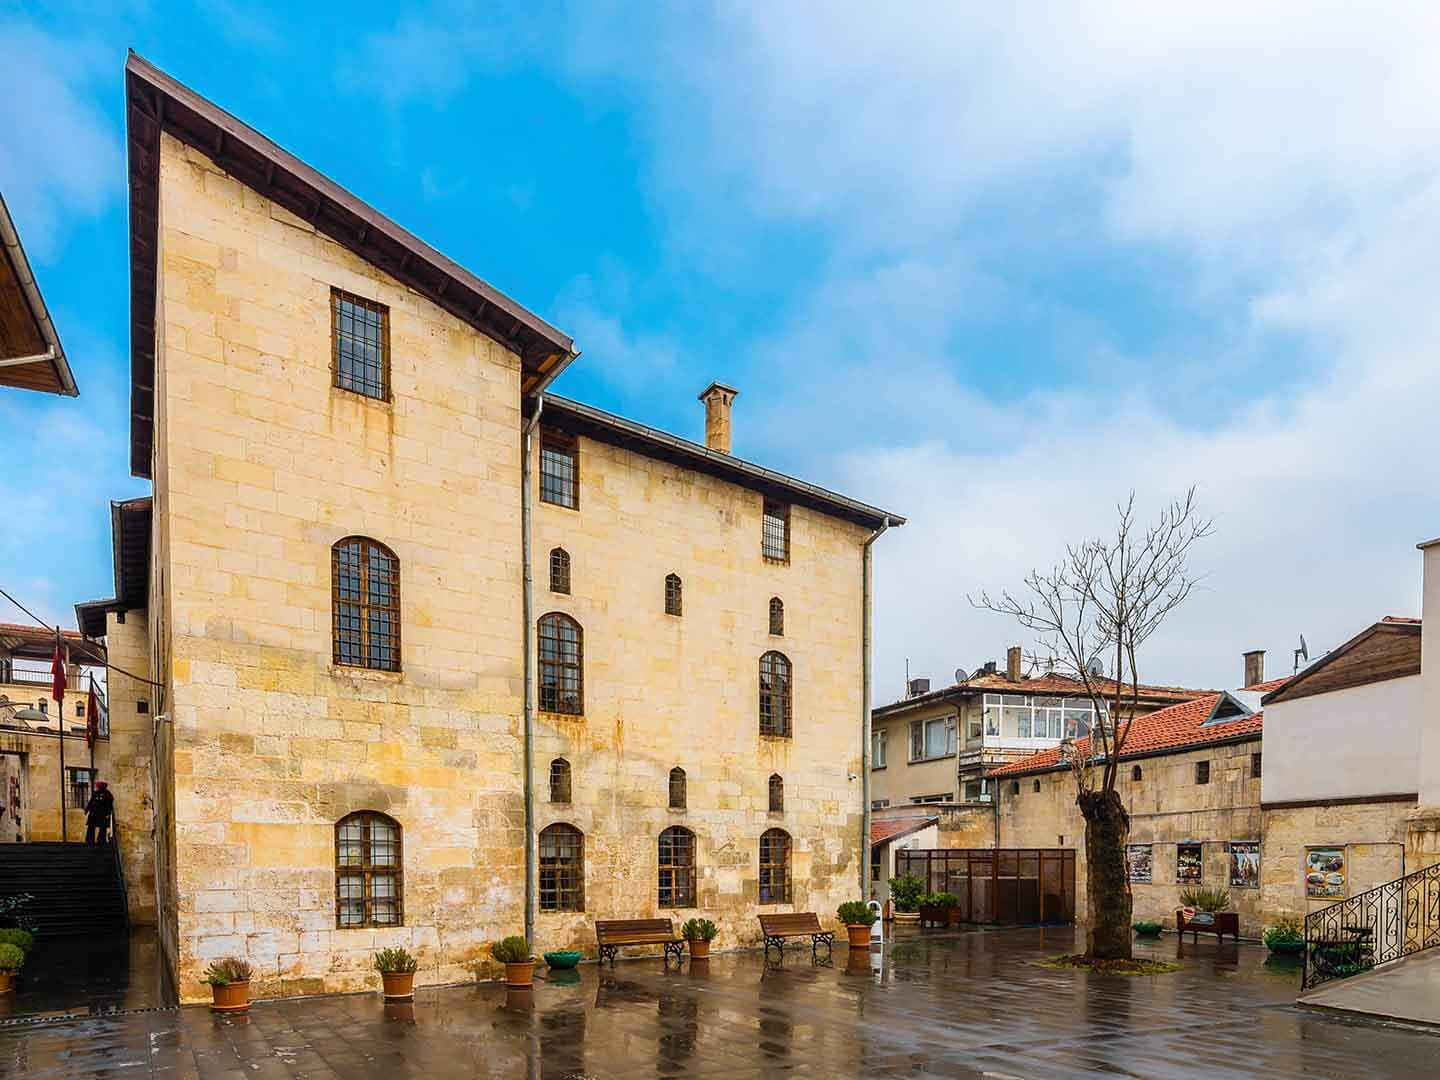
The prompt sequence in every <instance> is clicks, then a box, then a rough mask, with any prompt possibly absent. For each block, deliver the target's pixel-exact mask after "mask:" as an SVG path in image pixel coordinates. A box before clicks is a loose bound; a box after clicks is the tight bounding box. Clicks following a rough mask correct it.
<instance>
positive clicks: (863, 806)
mask: <svg viewBox="0 0 1440 1080" xmlns="http://www.w3.org/2000/svg"><path fill="white" fill-rule="evenodd" d="M888 528H890V519H889V518H888V517H886V518H883V519H882V520H881V522H880V527H879V528H878V529H876V530H875V531H874V532H873V533H871V534H870V536H869V538H868V539H867V540H866V541H865V544H864V547H863V549H862V550H863V554H862V556H861V560H860V562H861V571H860V699H861V704H860V899H861V900H869V899H870V592H871V584H870V579H871V575H872V571H871V565H870V564H871V557H870V547H871V545H872V544H874V543H875V541H876V540H879V539H880V536H881V534H882V533H884V532H885V530H886V529H888Z"/></svg>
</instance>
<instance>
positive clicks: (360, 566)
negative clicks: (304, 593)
mask: <svg viewBox="0 0 1440 1080" xmlns="http://www.w3.org/2000/svg"><path fill="white" fill-rule="evenodd" d="M331 599H332V604H331V607H332V612H333V618H334V624H333V629H334V657H335V663H336V664H340V665H344V666H346V667H363V668H371V669H374V670H376V671H399V670H400V560H399V559H397V558H396V557H395V553H394V552H393V551H391V550H390V549H389V548H387V547H385V546H384V545H383V544H379V543H376V542H375V541H374V540H369V539H366V538H365V537H361V536H349V537H346V538H345V539H344V540H341V541H340V542H339V543H337V544H336V545H335V546H334V547H333V548H332V549H331Z"/></svg>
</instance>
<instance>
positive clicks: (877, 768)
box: [870, 765, 888, 772]
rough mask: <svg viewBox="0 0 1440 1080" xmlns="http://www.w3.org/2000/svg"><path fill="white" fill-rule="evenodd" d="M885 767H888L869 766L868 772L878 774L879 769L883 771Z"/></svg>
mask: <svg viewBox="0 0 1440 1080" xmlns="http://www.w3.org/2000/svg"><path fill="white" fill-rule="evenodd" d="M887 767H888V766H885V765H871V766H870V771H871V772H879V771H880V770H881V769H884V768H887Z"/></svg>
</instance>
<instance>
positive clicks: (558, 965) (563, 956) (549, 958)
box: [545, 949, 585, 971]
mask: <svg viewBox="0 0 1440 1080" xmlns="http://www.w3.org/2000/svg"><path fill="white" fill-rule="evenodd" d="M584 955H585V954H584V953H580V952H574V951H573V950H570V949H562V950H560V951H558V952H547V953H546V954H545V963H547V964H549V965H550V966H551V967H552V968H555V969H556V970H559V971H568V970H569V969H570V968H573V967H574V966H575V965H576V964H578V963H580V961H581V959H582V958H583V957H584Z"/></svg>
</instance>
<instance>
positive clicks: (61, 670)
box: [50, 641, 65, 726]
mask: <svg viewBox="0 0 1440 1080" xmlns="http://www.w3.org/2000/svg"><path fill="white" fill-rule="evenodd" d="M50 696H51V697H53V698H54V699H55V704H56V705H60V704H62V703H63V702H64V701H65V658H64V657H63V656H61V655H60V642H58V641H57V642H55V659H54V660H53V661H51V663H50ZM60 722H61V725H62V726H63V725H64V722H65V721H64V720H63V719H62V720H61V721H60Z"/></svg>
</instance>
